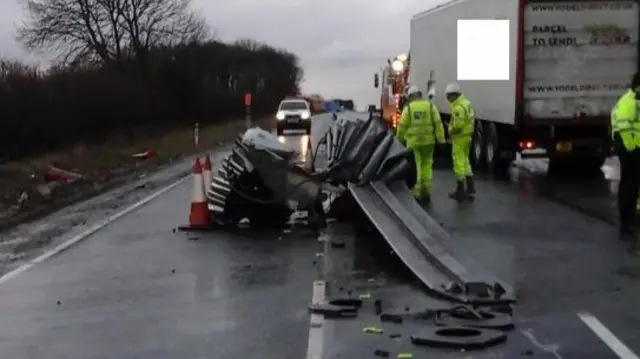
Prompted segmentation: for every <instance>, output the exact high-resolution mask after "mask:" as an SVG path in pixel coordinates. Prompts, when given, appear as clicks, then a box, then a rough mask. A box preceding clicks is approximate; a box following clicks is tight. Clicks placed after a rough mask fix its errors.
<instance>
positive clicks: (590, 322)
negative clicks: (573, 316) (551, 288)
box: [578, 312, 640, 359]
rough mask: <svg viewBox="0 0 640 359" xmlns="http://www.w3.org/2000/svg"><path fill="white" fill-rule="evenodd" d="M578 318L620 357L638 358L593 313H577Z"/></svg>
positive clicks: (624, 358) (622, 358)
mask: <svg viewBox="0 0 640 359" xmlns="http://www.w3.org/2000/svg"><path fill="white" fill-rule="evenodd" d="M578 318H580V320H582V321H583V322H584V324H586V325H587V327H589V329H591V331H593V333H594V334H595V335H597V336H598V338H600V339H601V340H602V341H603V342H604V343H605V344H606V345H607V346H608V347H609V349H611V350H612V351H613V352H614V353H616V355H617V356H618V357H619V358H620V359H640V358H638V356H637V355H636V353H634V352H633V351H631V349H629V347H627V346H626V345H625V344H624V343H623V342H622V341H621V340H620V339H618V337H616V336H615V335H614V334H613V333H612V332H611V331H610V330H609V329H608V328H607V327H605V326H604V324H602V322H601V321H600V320H598V318H596V317H595V315H593V314H591V313H587V312H580V313H578Z"/></svg>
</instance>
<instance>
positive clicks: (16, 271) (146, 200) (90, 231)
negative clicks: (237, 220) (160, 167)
mask: <svg viewBox="0 0 640 359" xmlns="http://www.w3.org/2000/svg"><path fill="white" fill-rule="evenodd" d="M188 178H191V176H185V177H182V178H180V179H179V180H177V181H176V182H173V183H172V184H170V185H168V186H166V187H164V188H162V189H161V190H159V191H157V192H155V193H153V194H151V195H149V196H147V197H145V198H143V199H141V200H140V201H138V202H136V203H134V204H132V205H131V206H129V207H126V208H124V209H123V210H121V211H119V212H117V213H114V214H112V215H111V216H109V217H107V218H106V219H105V220H103V221H102V222H99V223H97V224H95V225H93V226H91V227H89V228H88V229H87V230H85V231H84V232H82V233H79V234H77V235H75V236H74V237H72V238H70V239H69V240H67V241H65V242H64V243H61V244H60V245H58V246H57V247H55V248H53V249H52V250H50V251H48V252H46V253H43V254H42V255H40V256H38V257H37V258H35V259H33V260H31V261H29V262H27V263H25V264H23V265H21V266H19V267H18V268H16V269H14V270H12V271H9V272H7V273H5V274H4V275H3V276H2V277H0V284H2V283H5V282H7V281H8V280H10V279H12V278H15V277H16V276H18V275H19V274H21V273H22V272H25V271H27V270H29V269H30V268H31V267H33V266H34V265H36V264H38V263H42V262H44V261H46V260H47V259H49V258H51V257H53V256H55V255H56V254H58V253H60V252H62V251H64V250H66V249H68V248H69V247H71V246H73V245H74V244H76V243H78V242H80V241H82V240H83V239H86V238H87V237H89V236H91V235H92V234H94V233H96V232H98V231H99V230H101V229H102V228H104V227H106V226H107V225H109V224H110V223H112V222H114V221H116V220H118V219H120V218H122V217H124V216H126V215H127V214H129V213H131V212H133V211H135V210H136V209H138V208H140V207H142V206H144V205H145V204H147V203H149V202H151V201H152V200H154V199H156V198H158V197H160V196H162V195H163V194H165V193H167V192H169V191H170V190H172V189H174V188H175V187H177V186H178V185H180V184H181V183H182V182H184V181H185V180H186V179H188Z"/></svg>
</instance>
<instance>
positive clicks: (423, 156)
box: [411, 144, 435, 197]
mask: <svg viewBox="0 0 640 359" xmlns="http://www.w3.org/2000/svg"><path fill="white" fill-rule="evenodd" d="M434 149H435V144H431V145H422V146H415V147H413V148H411V150H412V151H413V155H414V156H415V160H416V174H417V177H418V178H417V180H416V185H415V186H414V187H413V189H412V190H411V192H412V194H413V196H414V197H420V196H421V195H422V194H430V193H431V179H432V178H433V152H434Z"/></svg>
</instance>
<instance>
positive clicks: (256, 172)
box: [207, 114, 514, 304]
mask: <svg viewBox="0 0 640 359" xmlns="http://www.w3.org/2000/svg"><path fill="white" fill-rule="evenodd" d="M329 116H330V115H329ZM320 144H322V145H323V146H322V147H324V148H325V149H326V154H327V161H326V166H324V169H322V170H320V171H315V172H313V171H310V170H308V169H305V168H304V167H302V166H300V165H298V164H297V163H296V158H298V157H299V156H298V153H297V151H296V150H295V149H292V148H290V147H289V146H287V145H285V144H282V143H280V142H279V141H278V138H277V137H276V136H275V135H272V134H271V133H269V132H267V131H264V130H262V129H259V128H253V129H249V130H247V131H246V132H245V133H244V134H243V135H242V136H240V137H239V138H238V139H237V140H236V142H235V146H234V147H233V150H232V153H231V154H230V155H229V156H228V157H227V158H225V159H224V160H223V161H222V163H221V167H220V169H219V172H218V175H217V176H214V178H213V182H212V183H211V185H210V188H209V189H208V191H207V197H208V202H209V203H208V204H209V209H210V212H211V214H212V217H213V218H214V220H215V221H217V222H218V223H220V224H224V225H227V226H235V225H237V224H238V223H239V222H240V221H241V220H243V219H248V221H249V223H250V225H251V226H254V227H261V226H273V225H280V226H281V225H283V224H284V223H286V222H287V221H288V220H289V218H290V216H291V214H292V213H293V212H294V211H296V210H307V211H308V213H309V218H310V219H311V220H312V222H314V223H317V224H320V225H322V224H323V222H324V218H325V208H327V207H328V206H331V209H332V210H333V209H334V207H336V206H335V205H333V204H335V203H336V201H340V200H341V199H342V200H344V199H345V198H347V199H348V200H347V201H345V202H346V203H352V204H354V205H355V204H357V206H359V207H360V208H361V210H362V212H364V213H365V214H366V216H367V217H368V218H369V220H370V222H371V223H372V224H373V225H374V226H375V227H376V228H377V229H378V231H379V232H380V233H381V234H382V236H383V237H384V238H385V240H386V241H387V242H388V243H389V245H390V246H391V248H392V249H393V251H394V252H395V253H396V254H397V255H398V257H400V259H401V260H402V261H403V262H404V263H405V264H406V265H407V267H408V268H409V269H410V270H411V271H412V272H413V273H414V274H415V275H416V277H417V278H418V279H420V280H421V281H422V282H423V283H424V284H425V285H426V287H427V288H429V289H430V290H431V291H433V292H435V294H437V295H439V296H442V297H445V298H448V299H450V300H453V301H457V302H463V303H472V304H486V303H492V304H496V303H500V304H506V303H511V302H512V301H514V295H513V293H514V292H513V289H512V288H511V286H510V285H508V284H506V283H505V282H503V281H502V280H500V279H498V278H497V277H495V276H493V275H492V274H490V273H487V272H485V271H484V270H483V269H482V268H480V267H479V266H478V265H477V264H476V262H475V261H474V260H472V259H471V258H469V257H468V256H467V255H465V253H455V255H454V252H456V251H454V250H453V249H452V248H453V247H451V246H448V245H447V243H452V242H451V238H450V236H449V234H448V233H447V232H446V231H444V230H443V229H442V227H441V226H440V225H439V224H438V223H437V221H435V220H434V219H433V218H432V217H431V216H429V215H428V214H427V213H426V212H425V211H424V210H423V209H422V208H421V206H420V205H419V204H418V203H417V202H416V201H415V200H413V198H412V197H411V195H410V193H409V190H408V187H409V186H412V185H413V183H415V177H416V175H415V169H414V168H415V166H414V164H413V158H412V155H411V153H410V152H409V151H408V150H407V149H406V148H405V147H404V146H403V145H402V144H401V143H400V142H399V141H398V140H397V139H396V138H395V136H394V135H393V133H391V132H390V131H389V130H388V128H387V126H386V125H385V124H384V123H383V122H382V121H381V120H380V118H379V117H378V116H375V115H373V114H371V115H369V118H368V120H365V121H363V120H353V119H352V120H348V119H346V116H343V117H341V118H339V119H337V120H336V121H335V122H334V123H333V126H331V129H330V130H329V131H328V133H327V134H326V135H325V136H324V137H323V138H322V139H321V140H320V141H318V145H316V148H314V149H313V151H312V160H311V162H312V163H313V162H315V154H316V153H317V148H318V147H321V146H320ZM327 198H328V199H327ZM330 201H332V203H327V202H330ZM323 202H324V203H323Z"/></svg>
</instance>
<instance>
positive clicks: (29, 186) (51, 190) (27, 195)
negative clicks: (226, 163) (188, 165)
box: [0, 117, 274, 231]
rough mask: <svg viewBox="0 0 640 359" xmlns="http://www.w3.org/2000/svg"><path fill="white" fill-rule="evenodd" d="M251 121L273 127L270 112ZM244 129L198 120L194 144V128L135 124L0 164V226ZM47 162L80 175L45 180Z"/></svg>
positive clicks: (129, 178)
mask: <svg viewBox="0 0 640 359" xmlns="http://www.w3.org/2000/svg"><path fill="white" fill-rule="evenodd" d="M252 125H253V126H260V127H262V128H265V129H271V128H273V127H274V123H273V120H272V119H271V117H267V118H266V119H261V120H254V121H253V122H252ZM244 130H245V122H244V119H242V120H240V119H233V120H229V121H226V122H223V123H217V124H212V125H208V126H204V125H201V127H200V129H199V145H198V147H196V146H195V144H194V130H193V128H184V129H177V130H172V131H167V132H164V133H161V132H162V131H158V130H155V131H149V130H148V129H145V128H140V129H136V130H134V131H130V133H128V134H126V135H115V136H111V137H109V138H108V139H107V140H106V141H104V142H103V143H101V144H90V143H80V144H78V145H76V146H74V147H72V148H69V149H68V150H67V151H59V152H54V153H47V154H43V155H40V156H36V157H33V158H27V159H24V160H21V161H16V162H10V163H5V164H0V231H4V230H7V229H10V228H12V227H15V226H16V225H18V224H20V223H24V222H27V221H31V220H34V219H37V218H40V217H44V216H46V215H47V214H50V213H52V212H54V211H56V210H58V209H60V208H62V207H65V206H68V205H71V204H73V203H75V202H78V201H81V200H85V199H88V198H91V197H93V196H96V195H98V194H100V193H103V192H105V191H107V190H110V189H113V188H115V187H118V186H121V185H123V184H125V183H128V182H131V181H134V180H136V179H139V178H142V177H143V176H145V175H147V174H149V173H151V172H153V171H155V170H158V169H160V168H162V167H164V166H166V165H169V164H171V163H173V162H176V161H180V160H181V159H183V158H184V157H187V156H190V155H193V154H196V153H198V152H204V151H205V150H210V149H212V148H214V147H216V146H219V145H221V144H224V143H225V142H228V141H232V140H234V139H235V138H236V137H237V136H238V135H239V134H240V133H242V132H243V131H244ZM147 149H153V150H154V151H155V153H156V155H155V156H153V157H151V158H148V159H135V158H132V155H133V154H135V153H140V152H144V151H145V150H147ZM49 165H54V166H56V167H59V168H62V169H65V170H73V171H75V172H78V173H80V174H81V175H82V176H83V178H82V179H80V180H78V181H75V182H72V183H67V182H63V181H55V182H46V181H45V180H44V179H43V175H44V172H45V170H46V168H47V166H49Z"/></svg>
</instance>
